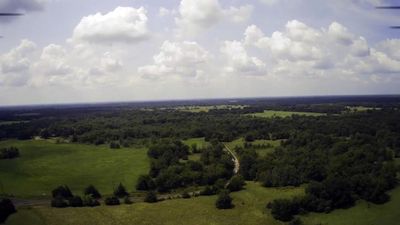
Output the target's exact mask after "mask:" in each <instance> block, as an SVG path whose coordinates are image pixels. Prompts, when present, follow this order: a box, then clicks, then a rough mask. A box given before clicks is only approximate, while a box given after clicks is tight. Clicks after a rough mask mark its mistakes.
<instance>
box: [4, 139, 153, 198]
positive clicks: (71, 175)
mask: <svg viewBox="0 0 400 225" xmlns="http://www.w3.org/2000/svg"><path fill="white" fill-rule="evenodd" d="M6 146H15V147H18V148H19V149H20V153H21V157H19V158H16V159H12V160H0V181H1V186H2V187H1V186H0V188H2V189H3V190H1V189H0V192H1V193H3V192H5V193H6V194H12V195H15V196H17V197H34V196H35V197H37V196H47V195H49V194H50V191H51V190H52V189H53V188H55V187H56V186H58V185H64V184H66V185H68V186H69V187H70V188H71V189H72V191H74V192H75V193H76V194H80V195H81V194H82V191H83V189H84V188H85V186H87V185H89V184H93V185H95V186H96V187H97V188H98V189H99V190H100V192H101V193H104V194H111V193H112V190H113V185H116V184H118V183H119V182H122V183H123V184H125V186H126V188H127V189H128V190H130V191H133V190H134V185H135V183H136V180H137V177H138V176H139V175H140V174H146V173H147V172H148V169H149V162H148V158H147V155H146V149H144V148H142V149H134V148H125V149H117V150H111V149H109V148H108V147H105V146H92V145H82V144H55V143H52V142H51V141H46V140H30V141H15V140H9V141H3V142H0V148H1V147H6Z"/></svg>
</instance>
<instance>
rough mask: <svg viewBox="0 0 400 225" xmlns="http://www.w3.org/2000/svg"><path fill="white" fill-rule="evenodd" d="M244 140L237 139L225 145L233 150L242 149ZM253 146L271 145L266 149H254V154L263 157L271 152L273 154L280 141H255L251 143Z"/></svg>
mask: <svg viewBox="0 0 400 225" xmlns="http://www.w3.org/2000/svg"><path fill="white" fill-rule="evenodd" d="M244 142H245V141H244V138H239V139H236V140H234V141H232V142H228V143H226V145H227V146H228V147H229V148H230V149H232V150H234V149H235V147H244ZM252 143H253V144H254V145H262V144H269V145H271V147H267V148H260V149H256V152H257V153H258V154H259V155H260V156H261V157H263V156H265V155H268V154H270V153H272V152H274V150H275V148H276V147H278V146H279V145H280V144H281V140H255V141H253V142H252Z"/></svg>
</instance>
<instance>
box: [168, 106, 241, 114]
mask: <svg viewBox="0 0 400 225" xmlns="http://www.w3.org/2000/svg"><path fill="white" fill-rule="evenodd" d="M244 107H246V106H244V105H213V106H179V107H176V108H175V109H176V110H179V111H184V112H193V113H200V112H209V111H210V110H212V109H243V108H244Z"/></svg>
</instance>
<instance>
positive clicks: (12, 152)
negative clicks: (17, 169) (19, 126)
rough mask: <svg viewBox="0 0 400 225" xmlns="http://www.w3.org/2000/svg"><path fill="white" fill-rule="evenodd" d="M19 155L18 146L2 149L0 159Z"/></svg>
mask: <svg viewBox="0 0 400 225" xmlns="http://www.w3.org/2000/svg"><path fill="white" fill-rule="evenodd" d="M17 157H19V150H18V148H16V147H9V148H2V149H0V159H13V158H17Z"/></svg>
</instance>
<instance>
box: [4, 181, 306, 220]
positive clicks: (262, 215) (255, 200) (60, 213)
mask: <svg viewBox="0 0 400 225" xmlns="http://www.w3.org/2000/svg"><path fill="white" fill-rule="evenodd" d="M303 192H304V190H303V188H264V187H261V186H260V185H259V184H257V183H254V182H249V183H248V185H247V186H246V190H244V191H241V192H237V193H233V194H232V197H233V203H234V204H235V208H234V209H231V210H218V209H216V208H215V205H214V204H215V199H216V196H211V197H197V198H191V199H177V200H168V201H163V202H159V203H156V204H148V203H134V204H133V205H122V206H114V207H110V206H108V207H106V206H101V207H96V208H67V209H54V208H46V207H39V208H34V209H31V210H28V209H25V210H20V211H19V212H18V213H17V214H15V215H12V216H11V217H10V219H9V220H8V221H7V223H6V225H17V224H33V225H44V224H47V225H50V224H52V225H53V224H57V225H86V224H90V225H109V224H119V225H130V224H135V225H210V224H212V225H236V224H237V225H239V224H240V225H258V224H260V225H261V224H267V225H281V224H284V223H281V222H278V221H276V220H274V219H273V218H272V216H271V214H270V213H269V212H268V210H266V208H265V205H266V204H267V203H268V202H269V201H271V200H273V199H275V198H283V197H290V196H294V195H301V194H302V193H303ZM25 218H27V219H29V220H33V221H35V222H34V223H29V222H28V221H27V220H26V219H25Z"/></svg>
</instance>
